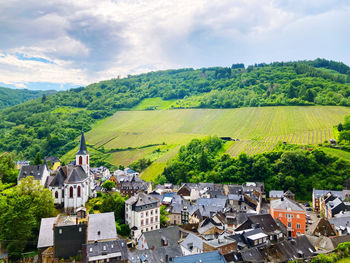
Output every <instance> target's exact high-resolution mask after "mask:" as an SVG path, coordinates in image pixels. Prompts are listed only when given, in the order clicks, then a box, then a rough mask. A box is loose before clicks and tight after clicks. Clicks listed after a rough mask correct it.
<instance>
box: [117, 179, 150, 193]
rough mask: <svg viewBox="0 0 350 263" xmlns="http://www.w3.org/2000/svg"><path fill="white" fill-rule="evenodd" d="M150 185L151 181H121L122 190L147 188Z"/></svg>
mask: <svg viewBox="0 0 350 263" xmlns="http://www.w3.org/2000/svg"><path fill="white" fill-rule="evenodd" d="M149 185H150V182H144V181H137V182H135V181H132V182H127V181H121V182H120V190H143V191H145V190H147V189H148V187H149Z"/></svg>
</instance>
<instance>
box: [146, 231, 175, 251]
mask: <svg viewBox="0 0 350 263" xmlns="http://www.w3.org/2000/svg"><path fill="white" fill-rule="evenodd" d="M143 236H144V239H145V241H146V243H147V245H148V247H149V248H152V247H154V248H158V247H161V246H162V239H163V240H164V239H165V240H166V241H167V243H168V245H169V246H171V245H176V244H178V241H179V240H180V238H181V233H180V229H179V227H178V226H169V227H167V228H161V229H157V230H153V231H149V232H144V233H143Z"/></svg>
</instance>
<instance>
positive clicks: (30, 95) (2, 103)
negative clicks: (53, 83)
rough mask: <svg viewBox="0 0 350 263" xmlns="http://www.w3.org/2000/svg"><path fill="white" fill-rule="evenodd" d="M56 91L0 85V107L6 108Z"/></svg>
mask: <svg viewBox="0 0 350 263" xmlns="http://www.w3.org/2000/svg"><path fill="white" fill-rule="evenodd" d="M54 93H56V91H54V90H48V91H43V90H27V89H9V88H3V87H0V109H3V108H8V107H11V106H14V105H17V104H20V103H23V102H25V101H28V100H31V99H35V98H39V97H42V96H43V95H44V94H45V95H51V94H54Z"/></svg>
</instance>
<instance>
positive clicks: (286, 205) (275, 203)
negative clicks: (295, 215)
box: [270, 197, 304, 211]
mask: <svg viewBox="0 0 350 263" xmlns="http://www.w3.org/2000/svg"><path fill="white" fill-rule="evenodd" d="M270 205H271V207H272V208H273V209H280V210H287V209H291V210H292V211H304V209H303V208H302V207H301V206H300V205H299V204H297V203H296V202H294V201H292V200H290V199H289V198H286V197H284V198H283V200H282V199H276V200H271V202H270Z"/></svg>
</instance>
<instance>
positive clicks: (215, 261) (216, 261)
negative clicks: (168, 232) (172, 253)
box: [174, 251, 226, 263]
mask: <svg viewBox="0 0 350 263" xmlns="http://www.w3.org/2000/svg"><path fill="white" fill-rule="evenodd" d="M199 262H201V263H226V260H225V258H224V256H223V255H221V254H220V253H219V252H218V251H213V252H206V253H201V254H196V255H188V256H183V257H177V258H174V263H199Z"/></svg>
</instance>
